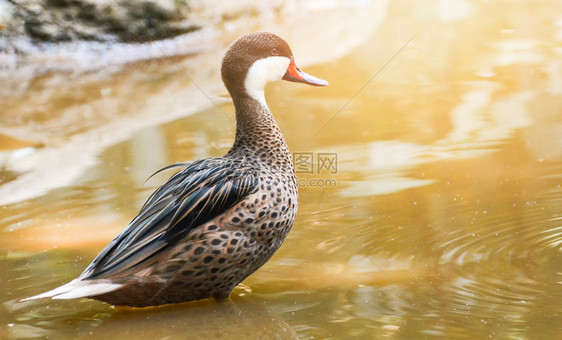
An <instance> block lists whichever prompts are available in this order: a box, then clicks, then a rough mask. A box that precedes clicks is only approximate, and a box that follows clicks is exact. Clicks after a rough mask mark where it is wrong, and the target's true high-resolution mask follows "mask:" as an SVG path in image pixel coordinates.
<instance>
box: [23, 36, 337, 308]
mask: <svg viewBox="0 0 562 340" xmlns="http://www.w3.org/2000/svg"><path fill="white" fill-rule="evenodd" d="M221 76H222V80H223V83H224V85H225V87H226V89H227V90H228V92H229V94H230V96H231V98H232V101H233V103H234V108H235V112H236V135H235V139H234V143H233V145H232V147H231V148H230V150H229V151H228V152H227V153H226V154H225V155H224V156H222V157H216V158H206V159H201V160H196V161H193V162H188V163H179V164H174V165H170V166H168V167H165V168H164V169H162V170H167V169H169V168H173V167H178V168H179V169H178V170H177V172H176V173H175V174H174V175H172V176H171V177H170V178H169V179H168V180H167V181H166V182H165V183H164V184H163V185H162V186H160V187H159V188H158V189H156V190H155V191H154V192H153V193H152V195H150V197H149V198H148V199H147V200H146V202H145V203H144V205H143V206H142V208H141V209H140V211H139V213H138V215H137V216H136V217H135V218H133V220H132V221H131V222H130V223H129V224H128V225H127V227H126V228H125V229H124V230H123V231H122V232H121V233H119V234H118V235H117V236H116V237H115V238H114V239H113V240H112V241H111V242H109V244H108V245H107V246H106V247H105V248H104V249H103V250H102V251H101V252H100V253H99V254H98V255H97V257H96V258H95V259H94V260H93V261H92V262H91V263H90V264H89V265H88V267H87V268H86V269H85V270H84V272H83V273H82V274H80V275H79V276H78V277H77V278H76V279H74V280H72V281H70V282H69V283H67V284H65V285H62V286H60V287H58V288H55V289H53V290H51V291H48V292H46V293H42V294H39V295H35V296H32V297H29V298H26V299H23V300H24V301H27V300H32V299H42V298H52V299H76V298H91V299H95V300H99V301H103V302H106V303H109V304H112V305H116V306H130V307H148V306H158V305H163V304H171V303H181V302H188V301H194V300H200V299H206V298H214V299H216V300H225V299H228V298H229V296H230V294H231V292H232V290H233V289H234V287H235V286H236V285H238V284H239V283H240V282H242V281H243V280H244V279H246V278H247V277H248V276H249V275H251V274H252V273H254V272H255V271H256V270H258V269H259V268H260V267H261V266H263V265H264V264H265V263H266V262H267V261H268V260H269V259H270V258H271V257H272V256H273V254H274V253H275V252H276V251H277V250H278V249H279V247H280V246H281V244H282V243H283V241H284V239H285V237H286V236H287V234H288V233H289V231H290V230H291V228H292V226H293V224H294V221H295V217H296V214H297V209H298V188H297V178H296V174H295V168H294V165H293V161H292V157H291V153H290V151H289V148H288V147H287V144H286V142H285V139H284V137H283V135H282V133H281V130H280V129H279V126H278V125H277V123H276V121H275V118H274V116H273V114H272V112H271V110H270V109H269V107H268V106H267V103H266V101H265V86H266V84H267V83H269V82H272V81H279V80H286V81H290V82H299V83H303V84H308V85H312V86H327V85H328V82H327V81H325V80H323V79H320V78H316V77H314V76H311V75H309V74H307V73H305V72H303V71H302V70H301V69H300V68H299V67H298V66H297V65H296V63H295V59H294V56H293V53H292V51H291V48H290V46H289V44H288V43H287V42H286V41H285V40H283V39H282V38H281V37H279V36H278V35H276V34H273V33H269V32H255V33H249V34H246V35H244V36H242V37H240V38H239V39H237V40H236V41H234V42H233V43H232V44H231V45H230V47H229V48H228V49H227V51H226V53H225V55H224V58H223V60H222V65H221ZM162 170H161V171H162Z"/></svg>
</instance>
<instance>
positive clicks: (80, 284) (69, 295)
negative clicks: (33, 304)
mask: <svg viewBox="0 0 562 340" xmlns="http://www.w3.org/2000/svg"><path fill="white" fill-rule="evenodd" d="M121 287H123V284H118V283H111V282H110V281H108V280H93V281H82V280H79V279H76V280H72V281H70V282H69V283H67V284H65V285H62V286H60V287H58V288H55V289H53V290H50V291H48V292H46V293H43V294H39V295H35V296H32V297H28V298H25V299H22V300H21V301H28V300H35V299H44V298H53V299H76V298H81V297H90V296H96V295H101V294H105V293H109V292H113V291H115V290H117V289H119V288H121Z"/></svg>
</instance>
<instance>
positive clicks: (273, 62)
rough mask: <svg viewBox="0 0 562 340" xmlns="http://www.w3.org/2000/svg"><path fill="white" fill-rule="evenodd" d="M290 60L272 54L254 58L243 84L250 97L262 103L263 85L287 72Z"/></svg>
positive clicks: (263, 100) (278, 78) (263, 102)
mask: <svg viewBox="0 0 562 340" xmlns="http://www.w3.org/2000/svg"><path fill="white" fill-rule="evenodd" d="M290 63H291V60H290V59H289V58H287V57H278V56H272V57H267V58H263V59H259V60H256V61H255V62H254V63H253V64H252V66H251V67H250V69H249V70H248V73H247V75H246V80H245V81H244V86H245V87H246V92H247V93H248V94H249V95H250V97H252V98H254V99H255V100H257V101H258V102H260V103H261V104H262V105H264V106H267V104H266V103H265V93H264V89H265V85H266V84H267V83H268V82H270V81H276V80H281V79H282V78H283V76H284V75H285V72H287V68H288V67H289V64H290Z"/></svg>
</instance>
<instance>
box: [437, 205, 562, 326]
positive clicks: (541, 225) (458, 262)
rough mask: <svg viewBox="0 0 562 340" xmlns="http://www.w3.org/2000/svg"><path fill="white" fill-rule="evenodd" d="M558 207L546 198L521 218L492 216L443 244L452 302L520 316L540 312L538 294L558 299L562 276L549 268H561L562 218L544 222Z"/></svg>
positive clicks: (484, 311) (442, 263)
mask: <svg viewBox="0 0 562 340" xmlns="http://www.w3.org/2000/svg"><path fill="white" fill-rule="evenodd" d="M559 203H560V199H559V198H558V197H556V196H551V197H548V195H547V197H542V198H541V199H537V202H534V203H533V204H527V205H525V206H524V207H521V208H519V209H517V210H516V213H517V216H498V214H497V213H496V214H493V216H492V214H490V215H489V216H488V217H485V218H480V219H479V220H478V224H479V226H480V227H478V228H474V227H473V228H471V229H470V232H467V233H464V234H462V235H458V236H456V237H455V238H453V239H451V240H449V241H448V242H446V243H443V244H442V245H441V248H442V249H441V251H442V255H441V256H440V257H439V260H438V264H439V265H440V266H448V267H447V268H452V269H453V271H454V272H455V275H456V276H457V277H456V278H455V279H453V280H452V282H450V283H449V285H448V287H449V288H448V289H449V290H450V293H451V295H452V300H453V304H454V305H457V306H464V307H466V310H465V311H468V310H471V313H474V310H473V308H480V309H481V313H482V314H483V315H487V314H490V313H498V312H500V311H501V312H503V313H505V316H506V318H510V317H512V318H518V317H521V314H522V313H524V311H526V310H528V309H530V308H537V306H536V303H541V302H537V296H541V295H543V296H548V295H549V294H555V295H559V294H558V293H556V292H557V290H558V289H559V287H560V281H561V280H560V279H561V276H560V274H561V273H560V272H559V273H558V275H556V277H552V273H553V270H552V268H550V267H553V268H556V267H558V268H560V265H561V264H562V256H561V250H562V248H561V247H560V245H561V244H562V217H560V216H557V215H556V213H553V214H552V216H551V217H550V218H545V211H546V212H548V211H549V209H551V208H552V209H553V212H554V211H555V209H556V208H555V207H556V206H560V205H559ZM470 208H471V207H466V209H470ZM462 310H463V309H462V308H461V312H462Z"/></svg>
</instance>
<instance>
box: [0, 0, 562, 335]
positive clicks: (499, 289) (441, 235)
mask: <svg viewBox="0 0 562 340" xmlns="http://www.w3.org/2000/svg"><path fill="white" fill-rule="evenodd" d="M451 3H452V2H449V1H437V2H431V4H432V5H431V6H429V5H428V4H423V5H422V4H419V5H413V4H405V3H402V2H395V3H393V4H392V5H391V6H390V7H389V8H388V12H387V13H386V18H385V20H384V21H383V23H382V25H381V26H380V27H378V28H377V29H376V30H375V31H374V32H373V33H372V35H371V37H370V38H369V40H368V41H367V42H366V43H364V44H362V45H361V46H359V47H358V48H357V49H355V50H354V51H353V52H352V53H351V54H349V55H347V56H345V57H342V58H340V59H338V60H336V61H333V62H329V63H326V64H322V65H317V66H314V67H308V68H306V71H307V72H308V73H310V74H313V75H316V76H319V77H322V78H325V79H328V80H329V81H330V87H328V88H325V89H318V88H309V87H305V86H301V85H296V84H290V83H278V84H272V85H271V86H270V87H269V88H268V96H267V100H268V103H269V105H270V107H271V109H272V111H273V112H274V113H275V114H276V117H277V119H278V122H279V124H280V126H281V129H282V130H283V132H284V135H285V138H286V139H287V141H288V144H289V147H290V148H291V150H292V151H293V152H294V153H295V157H303V156H306V157H309V156H312V159H313V160H314V163H313V164H312V165H313V168H312V169H310V163H307V162H304V163H300V166H301V168H300V170H299V174H298V175H299V180H300V185H301V187H300V197H299V200H300V204H299V214H298V217H297V222H296V224H295V226H294V228H293V230H292V232H291V233H290V234H289V237H288V238H287V240H286V241H285V243H284V245H283V247H282V248H281V249H280V250H279V252H278V253H277V254H276V255H275V256H274V257H273V258H272V259H271V261H269V262H268V263H267V264H266V265H265V266H264V267H263V268H262V269H260V270H259V271H258V272H256V273H255V274H254V275H253V276H251V277H250V278H248V279H247V280H246V281H245V282H243V283H242V284H241V285H239V286H238V287H237V288H236V289H235V291H234V293H233V299H232V301H231V302H228V303H224V304H217V303H214V302H212V301H201V302H196V303H188V304H181V305H174V306H166V307H159V308H149V309H142V310H139V309H134V310H130V309H126V308H114V307H111V306H109V305H106V304H104V303H100V302H96V301H91V300H86V299H84V300H78V301H48V300H47V301H34V302H26V303H21V302H18V300H19V299H21V298H24V297H27V296H29V295H32V294H37V293H40V292H42V291H44V290H48V289H51V288H54V287H56V286H57V285H59V284H62V283H65V282H67V281H69V280H71V279H72V278H74V277H75V276H76V275H78V274H79V273H80V272H81V271H82V270H83V269H84V268H85V267H86V266H87V264H88V263H89V262H90V261H91V260H92V259H93V258H94V257H95V255H96V254H97V252H98V251H99V250H100V249H101V248H102V247H103V246H104V245H105V244H106V243H107V242H108V241H109V240H110V239H111V238H112V237H113V236H114V235H116V234H117V233H118V232H119V231H120V230H121V229H122V228H123V226H124V225H126V223H127V222H128V221H129V220H130V219H131V218H132V217H133V216H134V214H135V213H136V211H137V210H138V208H139V207H140V205H141V204H142V202H143V201H144V200H145V199H146V197H147V196H148V195H149V194H150V192H151V191H152V190H153V189H154V188H155V187H157V186H158V184H159V183H162V181H163V180H164V179H165V178H166V176H167V175H169V174H163V175H158V176H156V177H155V178H152V179H151V180H149V181H148V182H147V183H145V184H143V183H144V181H145V180H146V178H147V177H148V176H149V175H150V174H151V173H152V172H154V171H155V170H157V169H158V168H160V167H162V166H164V165H166V164H170V163H175V162H180V161H185V160H190V159H196V158H201V157H210V156H218V155H221V154H223V153H224V152H226V151H227V150H228V148H229V146H230V144H229V143H230V142H231V141H232V138H233V133H234V132H233V125H232V123H231V122H230V120H229V118H227V117H226V116H225V115H224V114H223V112H221V110H219V109H217V108H215V107H211V108H209V109H207V110H204V111H201V112H198V113H197V114H195V115H192V116H189V117H186V118H181V119H178V120H175V121H173V122H169V123H165V124H162V125H151V126H147V127H146V128H144V129H142V130H140V131H138V132H137V133H135V134H134V135H133V136H131V137H130V138H127V139H126V140H124V141H122V142H120V143H118V144H116V145H113V146H110V147H107V148H106V149H105V150H104V151H103V152H102V153H101V156H100V158H99V162H97V163H96V164H94V165H93V166H90V167H88V168H87V170H86V171H85V172H84V173H82V174H81V176H80V177H79V179H77V180H75V181H74V182H73V184H72V185H65V186H61V187H58V188H56V189H54V190H51V191H49V192H48V193H47V194H46V195H44V196H41V197H38V198H34V199H29V200H25V201H23V202H19V203H14V204H9V205H5V206H2V207H1V210H0V214H1V216H2V221H1V222H0V230H1V233H2V237H1V241H0V249H1V259H0V266H1V267H2V269H3V270H2V271H0V288H1V290H2V292H3V293H2V295H1V296H0V297H1V300H0V303H1V305H0V324H1V326H0V336H1V337H5V338H18V337H51V338H76V337H83V338H108V337H124V336H130V337H140V336H145V337H146V336H149V337H159V338H164V337H167V338H184V337H185V334H189V335H190V336H193V337H196V338H197V337H200V338H206V339H207V338H215V337H217V338H218V337H221V336H222V337H225V336H227V335H228V337H232V336H237V337H239V338H249V337H251V338H260V337H262V338H275V337H277V338H296V337H299V338H305V339H306V338H381V337H390V338H404V339H409V338H424V337H425V338H433V337H442V338H488V337H489V338H543V339H546V338H557V337H560V334H561V332H562V328H561V327H560V324H561V322H562V317H561V315H562V309H561V307H560V306H561V305H562V293H561V291H562V290H561V284H562V270H561V268H562V210H561V209H560V207H561V206H562V195H561V194H562V188H561V184H562V176H561V173H562V171H561V170H562V152H561V150H562V137H561V136H562V123H561V122H562V119H561V111H560V107H562V105H561V104H562V62H561V60H562V58H561V54H562V47H561V46H562V45H561V41H562V26H561V25H560V22H561V20H562V17H560V14H559V13H561V12H562V11H560V9H561V8H560V4H559V3H557V2H555V1H551V2H549V1H545V2H541V4H540V5H539V4H537V3H535V2H531V1H519V2H517V3H512V2H493V3H480V2H466V1H455V2H454V5H451ZM531 13H532V15H531ZM412 37H413V39H412V41H411V42H410V43H409V44H408V45H407V46H406V47H405V48H404V49H403V51H402V52H401V53H399V54H398V55H396V56H395V58H394V59H393V60H392V61H391V62H390V63H389V64H388V65H387V66H386V67H385V68H384V69H383V70H382V71H381V72H380V73H378V75H377V76H376V77H374V78H372V77H373V76H374V75H375V74H377V72H378V71H379V70H380V69H381V67H383V65H384V64H385V63H386V62H387V61H388V60H390V59H391V58H392V57H393V55H394V54H395V53H396V52H397V51H398V50H399V49H400V48H402V47H403V46H404V45H405V44H406V43H407V42H408V41H409V40H410V39H411V38H412ZM159 63H161V67H162V68H166V69H168V67H169V66H168V65H167V61H166V60H162V61H160V62H159ZM158 65H159V64H158V63H155V64H153V65H152V66H151V67H154V68H156V69H157V68H158ZM166 80H169V79H163V80H162V81H166ZM350 99H352V100H351V101H350ZM221 109H222V110H223V111H224V112H225V113H226V114H230V115H232V112H233V108H232V105H231V104H228V103H226V104H222V105H221ZM301 160H302V159H301ZM330 161H334V163H330ZM326 162H327V163H326ZM334 165H335V167H334Z"/></svg>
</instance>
